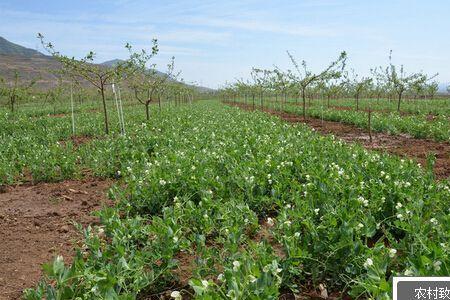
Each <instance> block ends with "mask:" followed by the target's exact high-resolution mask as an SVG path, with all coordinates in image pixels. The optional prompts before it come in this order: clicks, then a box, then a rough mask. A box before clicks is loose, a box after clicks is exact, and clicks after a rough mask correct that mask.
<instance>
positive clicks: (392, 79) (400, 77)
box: [386, 50, 438, 112]
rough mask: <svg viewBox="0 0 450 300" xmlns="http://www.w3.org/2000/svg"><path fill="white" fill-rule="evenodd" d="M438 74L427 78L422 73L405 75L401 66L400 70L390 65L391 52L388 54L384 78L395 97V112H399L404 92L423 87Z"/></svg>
mask: <svg viewBox="0 0 450 300" xmlns="http://www.w3.org/2000/svg"><path fill="white" fill-rule="evenodd" d="M437 75H438V74H435V75H433V76H431V77H428V76H427V75H426V74H423V73H422V72H419V73H411V74H409V75H408V74H406V72H405V70H404V68H403V65H401V66H400V70H397V67H396V66H394V65H393V64H392V50H391V51H390V54H389V66H388V67H387V68H386V78H387V81H388V83H389V85H390V87H391V89H392V91H393V92H394V93H395V94H396V95H397V111H398V112H400V103H401V101H402V96H403V94H404V93H405V91H407V90H410V89H412V88H413V87H415V88H416V89H417V87H418V86H423V85H425V84H426V83H427V81H429V80H432V79H433V78H435V77H436V76H437Z"/></svg>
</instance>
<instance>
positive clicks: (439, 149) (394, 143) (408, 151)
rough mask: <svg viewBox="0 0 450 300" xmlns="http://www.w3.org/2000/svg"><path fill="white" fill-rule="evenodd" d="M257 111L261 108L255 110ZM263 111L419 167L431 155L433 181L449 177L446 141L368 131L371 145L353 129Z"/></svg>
mask: <svg viewBox="0 0 450 300" xmlns="http://www.w3.org/2000/svg"><path fill="white" fill-rule="evenodd" d="M228 104H229V105H233V106H238V107H240V108H243V109H246V110H252V106H251V105H245V104H243V103H228ZM257 109H258V110H261V108H257ZM262 110H263V111H264V112H267V113H269V114H272V115H276V116H278V117H280V118H282V119H283V120H285V121H287V122H292V123H298V122H300V123H306V124H307V125H309V126H310V127H312V128H314V129H315V130H317V131H318V132H320V133H324V134H333V135H335V136H337V137H339V138H341V139H342V140H344V141H346V142H357V143H359V144H361V145H363V146H364V147H365V148H367V149H371V150H380V151H387V152H389V153H392V154H396V155H399V156H404V157H408V158H414V159H415V160H416V161H417V162H419V163H420V164H421V165H423V166H425V165H426V161H427V155H428V154H429V153H434V154H435V155H436V163H435V166H434V173H435V175H436V177H437V178H439V179H444V178H447V177H449V176H450V144H449V143H446V142H436V141H433V140H429V139H415V138H413V137H410V136H407V135H389V134H386V133H379V132H372V142H370V138H369V133H368V132H367V131H366V130H364V129H361V128H358V127H356V126H352V125H348V124H343V123H339V122H333V121H325V120H324V121H322V120H320V119H314V118H310V117H308V118H307V119H306V120H304V119H303V117H302V116H299V115H295V114H290V113H286V112H281V111H276V110H271V109H267V108H264V109H262Z"/></svg>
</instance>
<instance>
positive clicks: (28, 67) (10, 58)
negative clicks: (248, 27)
mask: <svg viewBox="0 0 450 300" xmlns="http://www.w3.org/2000/svg"><path fill="white" fill-rule="evenodd" d="M122 61H123V60H120V59H113V60H109V61H105V62H103V63H100V64H99V65H102V66H105V67H113V66H114V65H116V64H117V63H119V62H122ZM60 68H61V64H60V63H59V62H58V61H57V60H56V59H54V58H53V57H52V56H47V55H44V54H42V53H40V52H39V51H36V50H33V49H29V48H25V47H23V46H20V45H17V44H14V43H11V42H10V41H8V40H6V39H5V38H3V37H0V77H3V78H5V79H6V80H12V79H13V78H14V74H15V72H19V74H20V76H21V78H24V79H26V80H31V79H38V86H39V87H41V88H44V89H45V88H48V87H51V86H54V85H55V83H56V79H57V77H56V76H55V75H54V72H52V71H54V70H59V69H60ZM156 72H157V74H160V75H163V74H164V73H162V72H159V71H156ZM196 88H197V89H198V90H199V91H201V92H207V91H212V90H211V89H208V88H204V87H196Z"/></svg>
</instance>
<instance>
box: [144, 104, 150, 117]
mask: <svg viewBox="0 0 450 300" xmlns="http://www.w3.org/2000/svg"><path fill="white" fill-rule="evenodd" d="M149 106H150V101H147V102H145V116H146V117H147V121H148V120H150V111H149Z"/></svg>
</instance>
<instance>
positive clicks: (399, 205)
mask: <svg viewBox="0 0 450 300" xmlns="http://www.w3.org/2000/svg"><path fill="white" fill-rule="evenodd" d="M402 206H403V205H402V204H401V203H400V202H397V204H396V205H395V208H396V209H400V208H402Z"/></svg>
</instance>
